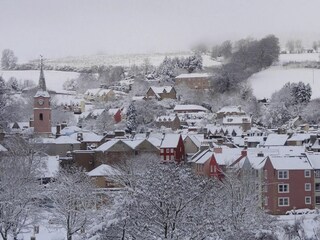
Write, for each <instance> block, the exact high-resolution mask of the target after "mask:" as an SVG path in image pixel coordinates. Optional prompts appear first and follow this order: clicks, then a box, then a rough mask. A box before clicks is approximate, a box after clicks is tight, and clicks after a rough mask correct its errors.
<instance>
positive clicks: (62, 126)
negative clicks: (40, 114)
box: [61, 121, 68, 130]
mask: <svg viewBox="0 0 320 240" xmlns="http://www.w3.org/2000/svg"><path fill="white" fill-rule="evenodd" d="M67 126H68V125H67V122H66V121H63V122H62V123H61V130H63V129H64V128H65V127H67Z"/></svg>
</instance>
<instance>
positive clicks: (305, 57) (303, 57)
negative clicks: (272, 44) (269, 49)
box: [279, 53, 320, 64]
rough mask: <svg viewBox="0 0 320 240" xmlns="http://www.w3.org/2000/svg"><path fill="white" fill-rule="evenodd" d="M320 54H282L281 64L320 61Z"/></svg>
mask: <svg viewBox="0 0 320 240" xmlns="http://www.w3.org/2000/svg"><path fill="white" fill-rule="evenodd" d="M319 56H320V53H299V54H298V53H297V54H281V55H280V57H279V62H280V63H281V64H283V63H286V62H305V61H320V57H319Z"/></svg>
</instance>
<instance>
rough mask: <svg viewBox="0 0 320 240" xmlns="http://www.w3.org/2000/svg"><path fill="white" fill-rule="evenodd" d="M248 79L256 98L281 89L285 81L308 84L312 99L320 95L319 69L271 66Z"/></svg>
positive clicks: (265, 96)
mask: <svg viewBox="0 0 320 240" xmlns="http://www.w3.org/2000/svg"><path fill="white" fill-rule="evenodd" d="M248 81H249V83H251V86H252V89H253V94H254V95H255V96H256V97H257V98H258V99H262V98H270V97H271V95H272V93H274V92H275V91H277V90H279V89H281V88H282V87H283V85H284V84H286V83H287V82H299V81H301V82H304V83H309V84H310V86H311V88H312V96H311V98H312V99H314V98H319V97H320V69H309V68H286V67H282V66H273V67H270V68H268V69H266V70H264V71H261V72H258V73H256V74H254V75H252V76H251V77H250V78H249V80H248Z"/></svg>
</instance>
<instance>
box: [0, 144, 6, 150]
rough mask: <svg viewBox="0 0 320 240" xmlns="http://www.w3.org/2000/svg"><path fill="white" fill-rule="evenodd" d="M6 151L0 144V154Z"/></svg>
mask: <svg viewBox="0 0 320 240" xmlns="http://www.w3.org/2000/svg"><path fill="white" fill-rule="evenodd" d="M7 151H8V150H7V149H6V148H5V147H4V146H2V145H1V144H0V152H7Z"/></svg>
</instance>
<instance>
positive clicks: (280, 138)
mask: <svg viewBox="0 0 320 240" xmlns="http://www.w3.org/2000/svg"><path fill="white" fill-rule="evenodd" d="M288 138H289V136H288V135H286V134H269V135H268V137H267V140H266V142H265V143H264V145H265V146H284V145H285V143H286V142H287V139H288Z"/></svg>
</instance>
